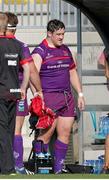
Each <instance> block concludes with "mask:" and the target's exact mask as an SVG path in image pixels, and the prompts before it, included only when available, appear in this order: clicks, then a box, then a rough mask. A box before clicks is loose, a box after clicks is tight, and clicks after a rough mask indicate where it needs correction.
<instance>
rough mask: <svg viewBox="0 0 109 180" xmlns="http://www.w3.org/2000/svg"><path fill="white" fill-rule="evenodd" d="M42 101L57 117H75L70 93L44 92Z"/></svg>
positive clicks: (73, 103) (72, 98) (73, 100)
mask: <svg viewBox="0 0 109 180" xmlns="http://www.w3.org/2000/svg"><path fill="white" fill-rule="evenodd" d="M44 101H45V104H46V106H47V107H49V108H51V109H52V110H53V111H54V112H56V114H57V116H63V117H75V116H76V107H75V99H74V97H73V95H72V93H71V92H66V91H65V92H49V93H48V92H44Z"/></svg>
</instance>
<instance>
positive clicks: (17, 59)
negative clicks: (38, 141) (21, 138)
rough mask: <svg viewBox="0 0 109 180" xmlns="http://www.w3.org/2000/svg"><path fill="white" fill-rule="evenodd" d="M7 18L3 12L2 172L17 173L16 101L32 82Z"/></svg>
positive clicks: (0, 46)
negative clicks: (15, 162) (11, 35)
mask: <svg viewBox="0 0 109 180" xmlns="http://www.w3.org/2000/svg"><path fill="white" fill-rule="evenodd" d="M7 23H8V18H7V16H6V14H5V13H2V12H0V170H1V174H12V173H15V167H14V157H13V139H14V130H15V114H16V102H17V100H18V99H22V100H23V99H24V98H25V93H26V88H27V85H28V82H29V75H30V70H29V63H28V60H27V61H25V59H24V54H23V53H22V47H21V45H20V44H19V42H18V41H17V40H15V39H14V38H11V37H9V36H5V34H6V29H7ZM20 66H22V68H23V74H24V78H23V81H22V83H21V85H20V86H19V80H18V71H19V67H20Z"/></svg>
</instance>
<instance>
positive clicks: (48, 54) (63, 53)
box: [32, 39, 75, 92]
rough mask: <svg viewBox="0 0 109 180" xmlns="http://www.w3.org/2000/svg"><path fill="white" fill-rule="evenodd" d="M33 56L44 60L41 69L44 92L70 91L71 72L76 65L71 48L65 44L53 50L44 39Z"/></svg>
mask: <svg viewBox="0 0 109 180" xmlns="http://www.w3.org/2000/svg"><path fill="white" fill-rule="evenodd" d="M33 54H39V55H40V56H41V58H42V60H43V61H42V65H41V69H40V78H41V83H42V89H43V91H44V92H53V91H54V92H55V91H65V90H66V91H70V88H71V87H70V74H69V70H70V69H72V68H75V63H74V60H73V57H72V54H71V52H70V50H69V48H68V47H67V46H66V45H64V44H63V45H61V46H60V47H56V48H51V47H49V46H48V44H47V41H46V39H44V40H43V41H42V43H41V44H40V45H39V46H38V47H36V48H35V49H34V50H33V52H32V55H33Z"/></svg>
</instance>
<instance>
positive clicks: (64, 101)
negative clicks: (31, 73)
mask: <svg viewBox="0 0 109 180" xmlns="http://www.w3.org/2000/svg"><path fill="white" fill-rule="evenodd" d="M64 34H65V25H64V23H63V22H61V21H60V20H57V19H54V20H51V21H49V22H48V24H47V37H46V39H44V40H43V41H42V42H41V44H39V46H38V47H36V48H35V49H34V50H33V51H32V57H33V59H34V63H35V65H36V67H37V69H38V71H39V73H40V79H41V84H42V91H43V96H44V102H45V104H46V106H47V107H49V108H51V109H52V110H55V111H57V113H56V116H57V118H56V119H55V121H54V123H53V125H52V126H51V128H48V129H46V130H44V131H43V132H42V134H40V135H39V137H38V138H37V140H42V141H43V143H44V144H43V146H44V150H45V151H47V149H48V143H49V141H50V139H51V136H52V135H53V133H54V130H55V128H56V131H57V139H56V141H55V143H54V172H55V173H56V174H58V173H62V168H63V163H64V160H65V157H66V153H67V149H68V144H69V137H70V132H71V129H72V125H73V122H74V119H75V116H76V108H75V99H74V96H73V94H72V89H71V85H72V86H73V87H74V89H75V90H76V92H77V94H78V108H79V109H80V111H82V110H83V109H84V106H85V101H84V96H83V92H82V87H81V83H80V80H79V77H78V73H77V70H76V65H75V63H74V60H73V57H72V54H71V51H70V50H69V48H68V47H67V46H66V45H64V44H63V39H64ZM31 88H32V91H33V94H34V93H35V89H34V88H33V87H31ZM59 109H61V110H60V111H58V110H59ZM34 149H35V150H36V152H37V153H39V152H40V151H41V144H40V141H36V142H35V144H34Z"/></svg>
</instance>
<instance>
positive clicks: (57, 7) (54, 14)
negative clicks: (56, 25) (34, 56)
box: [0, 0, 95, 31]
mask: <svg viewBox="0 0 109 180" xmlns="http://www.w3.org/2000/svg"><path fill="white" fill-rule="evenodd" d="M0 11H3V12H4V11H9V12H13V13H15V14H16V15H17V16H18V19H19V26H18V28H20V29H26V28H28V29H31V28H32V29H35V28H38V29H40V28H46V24H47V22H48V21H49V20H50V19H53V18H58V19H60V20H62V21H63V22H64V23H65V25H66V29H67V30H68V31H76V30H77V9H76V8H75V7H74V6H72V5H70V4H68V3H67V2H66V1H65V0H0ZM82 28H83V30H85V31H86V30H90V31H94V30H95V29H94V27H93V25H92V24H91V23H90V21H89V20H88V19H87V18H86V16H84V15H82Z"/></svg>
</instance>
